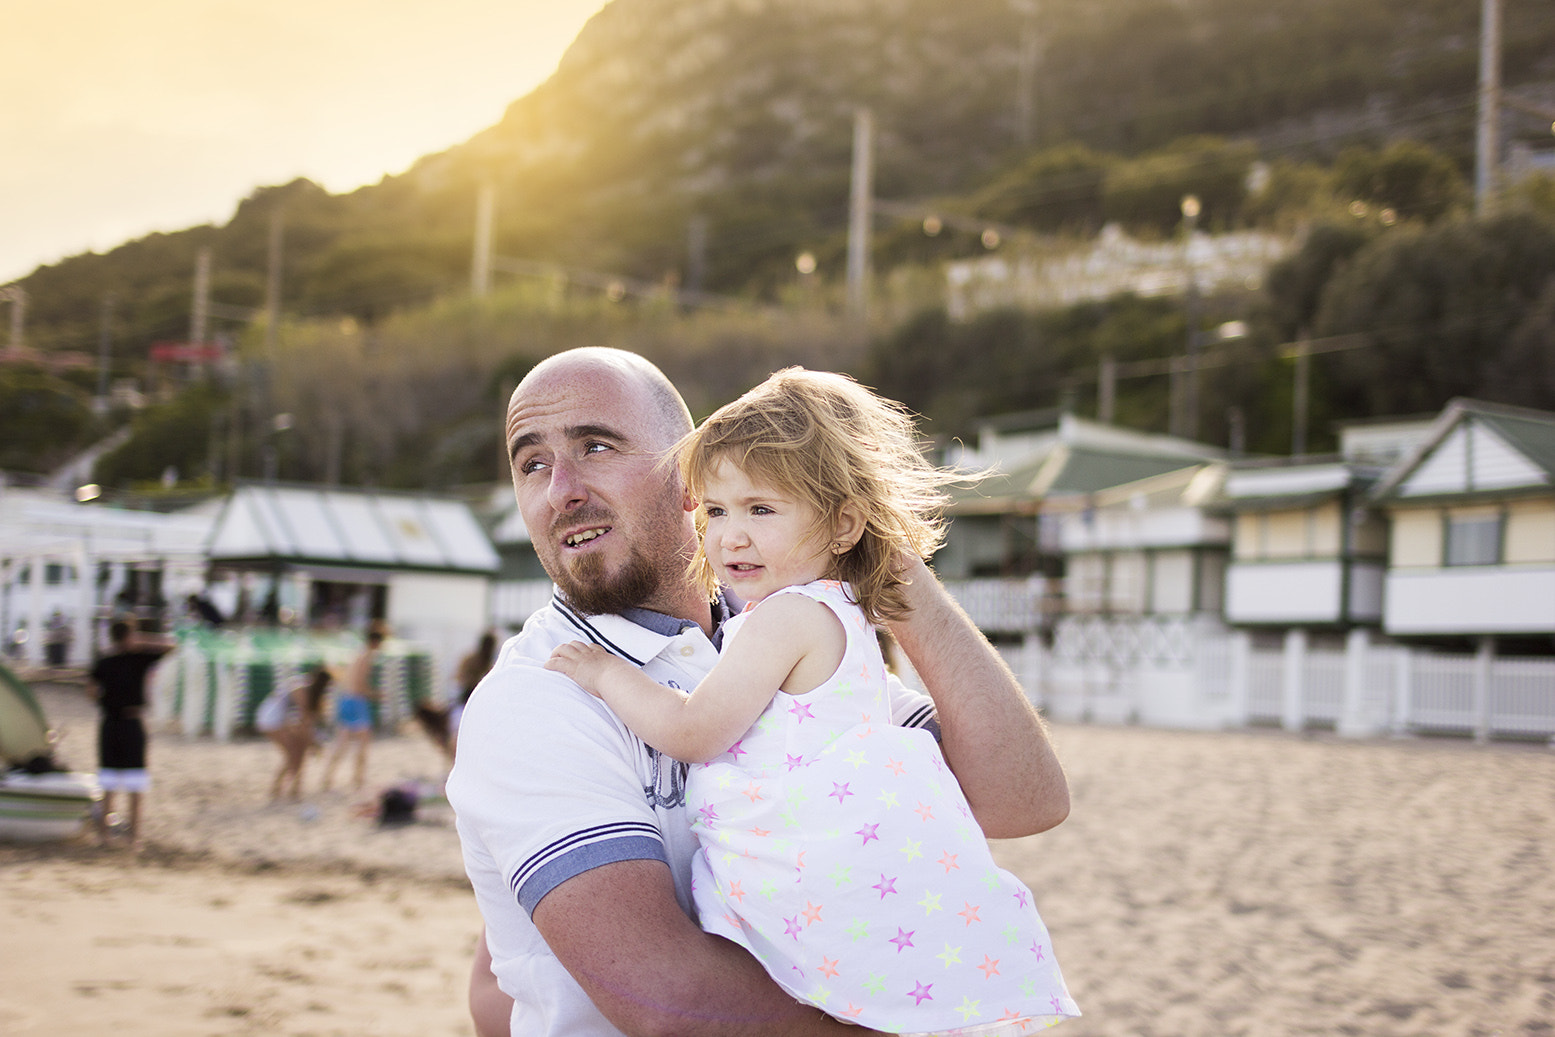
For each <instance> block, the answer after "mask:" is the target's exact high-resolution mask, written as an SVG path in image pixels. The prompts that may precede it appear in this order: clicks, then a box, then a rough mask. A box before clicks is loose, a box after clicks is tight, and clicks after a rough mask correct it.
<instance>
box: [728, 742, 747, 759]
mask: <svg viewBox="0 0 1555 1037" xmlns="http://www.w3.org/2000/svg"><path fill="white" fill-rule="evenodd" d="M744 745H745V739H743V738H742V739H740V740H739V741H738V742H735V743H734V744H733V745H731V746H729V755H730V756H732V757H734V758H735V759H736V760H738V759H739V758H740V757H742V756H744V755H745V754H746V753H747V752H749V751H750V750H749V749H744V748H742V746H744Z"/></svg>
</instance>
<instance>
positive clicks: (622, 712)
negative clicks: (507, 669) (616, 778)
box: [545, 594, 845, 763]
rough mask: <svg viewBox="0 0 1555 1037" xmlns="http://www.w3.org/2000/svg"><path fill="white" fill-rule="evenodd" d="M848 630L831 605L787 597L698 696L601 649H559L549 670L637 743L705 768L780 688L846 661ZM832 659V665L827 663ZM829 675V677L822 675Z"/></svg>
mask: <svg viewBox="0 0 1555 1037" xmlns="http://www.w3.org/2000/svg"><path fill="white" fill-rule="evenodd" d="M844 643H845V635H844V633H843V630H842V624H841V622H839V621H838V620H837V618H836V617H835V616H834V615H832V613H831V611H830V610H829V609H827V608H826V606H824V605H822V604H820V603H819V602H816V601H814V600H812V599H809V598H804V597H800V596H799V595H794V594H785V595H782V596H781V597H776V598H773V599H772V600H771V601H768V602H764V603H762V605H761V606H760V607H759V608H757V609H755V610H754V611H752V612H751V614H750V615H749V616H748V617H747V618H746V619H745V624H744V627H743V628H742V629H741V630H740V633H739V636H738V637H736V638H734V639H733V640H732V641H731V642H730V643H729V644H727V645H725V646H724V651H723V654H722V655H721V656H720V657H719V660H718V664H717V665H716V666H714V667H713V669H712V671H711V672H709V673H708V675H707V676H706V677H705V678H703V680H702V682H701V683H700V684H698V685H697V686H696V688H695V689H694V690H692V691H691V692H689V693H688V692H684V691H680V690H679V689H677V688H670V687H666V686H665V685H663V684H659V683H658V682H656V681H654V680H653V679H652V678H650V677H647V676H645V675H644V674H643V673H642V671H641V670H639V669H637V668H636V667H635V666H632V665H631V664H630V663H628V662H626V661H625V660H622V659H618V658H616V657H615V656H613V655H611V654H610V653H609V652H606V651H605V650H604V649H602V648H599V647H597V646H595V645H588V644H584V643H582V642H581V641H573V642H571V643H569V644H564V645H561V646H560V647H558V648H557V649H556V650H555V651H554V652H552V653H551V658H550V659H549V661H547V662H546V664H545V667H546V669H548V670H556V671H558V672H560V673H565V674H566V675H567V676H569V677H571V678H572V679H573V680H575V681H577V682H578V684H579V685H581V686H582V687H583V689H584V690H585V691H587V692H588V693H589V694H591V695H597V696H598V697H599V698H601V699H604V700H605V704H606V705H608V706H609V707H610V708H611V710H613V711H614V712H615V714H616V716H618V717H620V718H621V720H622V722H623V723H625V724H626V726H627V727H630V728H631V729H632V730H633V731H634V732H635V733H636V734H637V737H639V738H641V739H642V740H643V741H645V742H647V743H648V744H649V745H651V746H653V747H654V748H655V749H658V750H659V751H660V752H663V753H668V754H669V755H670V756H673V757H674V758H675V759H677V760H684V761H686V762H687V763H706V762H707V761H708V760H711V759H713V758H714V757H716V756H719V755H721V754H722V753H723V752H725V751H726V750H727V749H728V748H729V746H731V745H733V744H734V743H735V741H736V740H737V739H738V738H739V737H740V736H741V735H742V734H744V733H745V732H746V731H747V730H749V728H750V726H751V725H752V724H753V723H755V722H756V718H757V717H759V716H761V711H762V710H763V709H765V708H766V706H767V703H768V702H771V701H772V696H773V695H775V694H777V692H778V691H779V689H781V690H783V691H788V692H790V693H793V694H803V693H804V692H806V691H810V690H811V689H813V688H815V687H816V686H818V685H819V684H820V683H821V682H822V681H824V680H825V679H826V678H827V677H829V676H831V674H832V672H833V671H834V670H836V668H837V665H838V664H839V663H840V662H841V661H842V650H843V646H844ZM828 660H829V665H828ZM822 671H824V672H822Z"/></svg>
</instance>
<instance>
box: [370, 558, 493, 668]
mask: <svg viewBox="0 0 1555 1037" xmlns="http://www.w3.org/2000/svg"><path fill="white" fill-rule="evenodd" d="M489 582H490V581H489V580H488V579H487V578H486V577H484V576H460V575H453V574H446V573H415V572H400V573H395V574H393V575H392V576H391V577H390V578H389V607H388V616H387V619H388V623H389V627H390V629H391V631H392V632H393V634H394V636H395V637H401V638H404V639H406V640H410V641H420V642H422V643H423V644H426V645H428V646H429V647H430V648H431V650H432V693H433V695H434V696H435V697H438V698H442V697H443V696H444V694H445V693H446V691H447V687H446V685H447V683H448V675H449V673H450V672H451V671H452V669H453V667H454V666H456V665H457V664H458V662H459V659H460V658H461V657H462V656H463V655H464V654H465V653H466V652H468V651H470V649H472V648H474V647H475V642H476V640H477V639H479V637H480V635H481V632H482V631H484V630H485V629H486V627H487V624H488V622H489V620H488V590H487V585H488V584H489Z"/></svg>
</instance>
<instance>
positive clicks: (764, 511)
mask: <svg viewBox="0 0 1555 1037" xmlns="http://www.w3.org/2000/svg"><path fill="white" fill-rule="evenodd" d="M772 513H773V512H772V509H771V508H769V507H767V506H766V505H765V504H757V505H756V506H755V507H753V508H751V514H752V515H771V514H772Z"/></svg>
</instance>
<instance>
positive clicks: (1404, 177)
mask: <svg viewBox="0 0 1555 1037" xmlns="http://www.w3.org/2000/svg"><path fill="white" fill-rule="evenodd" d="M1334 186H1335V190H1337V191H1338V192H1339V193H1340V195H1341V196H1343V197H1348V198H1352V199H1355V200H1357V201H1361V202H1365V203H1368V204H1370V205H1374V206H1377V207H1378V208H1387V209H1392V210H1393V211H1394V212H1395V213H1397V214H1398V217H1399V218H1400V219H1406V220H1408V219H1422V220H1436V219H1440V218H1441V217H1442V216H1445V215H1446V214H1447V213H1448V212H1450V211H1452V209H1453V208H1455V207H1457V206H1461V205H1463V204H1464V203H1465V202H1467V201H1468V200H1469V190H1468V184H1467V183H1466V182H1465V180H1464V178H1463V174H1462V173H1460V172H1459V171H1458V167H1457V166H1455V165H1454V164H1453V162H1452V160H1451V159H1449V158H1447V157H1446V156H1445V155H1442V154H1439V153H1437V152H1435V151H1432V150H1431V149H1430V148H1428V147H1426V146H1425V145H1424V144H1420V143H1417V142H1415V141H1412V140H1401V141H1396V142H1395V143H1393V144H1390V145H1388V147H1387V148H1385V149H1384V150H1382V151H1370V150H1367V149H1363V148H1349V149H1346V150H1345V151H1344V152H1343V153H1342V154H1341V155H1340V156H1339V161H1338V162H1337V163H1336V164H1335V166H1334Z"/></svg>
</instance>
